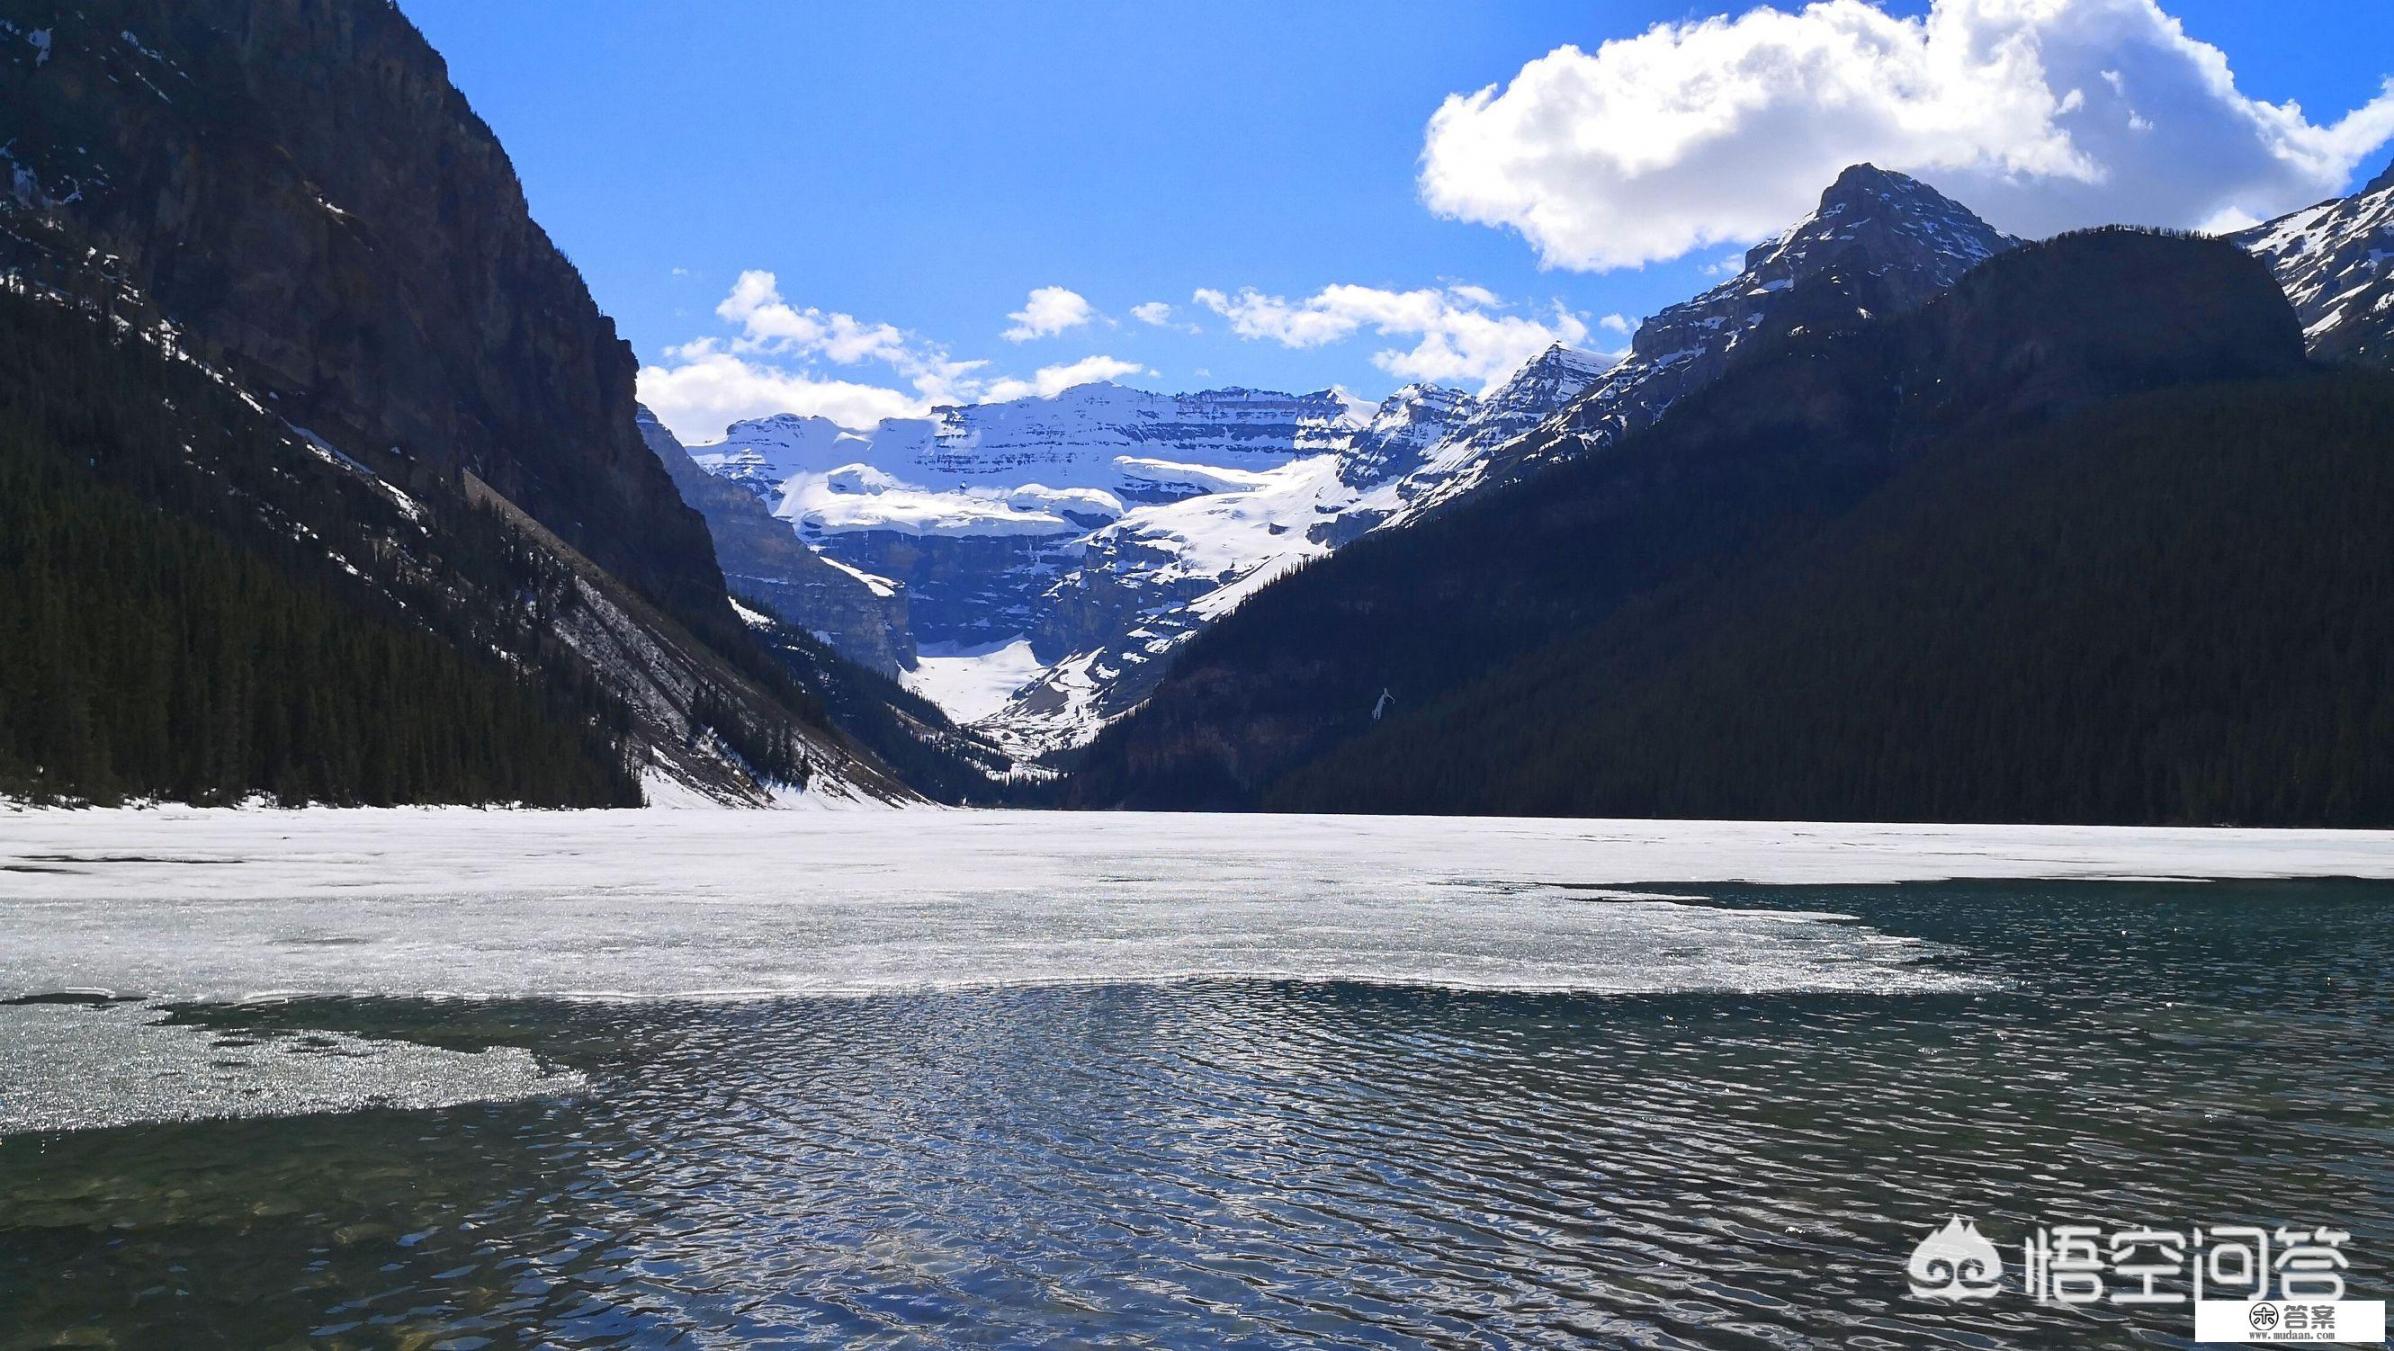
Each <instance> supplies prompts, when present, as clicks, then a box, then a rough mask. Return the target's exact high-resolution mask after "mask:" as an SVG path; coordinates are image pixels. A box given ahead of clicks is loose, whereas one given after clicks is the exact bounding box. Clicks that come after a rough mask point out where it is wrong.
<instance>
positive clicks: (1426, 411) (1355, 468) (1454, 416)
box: [1338, 384, 1480, 487]
mask: <svg viewBox="0 0 2394 1351" xmlns="http://www.w3.org/2000/svg"><path fill="white" fill-rule="evenodd" d="M1479 406H1480V401H1479V400H1477V399H1475V398H1473V397H1472V396H1470V395H1469V394H1466V393H1464V392H1463V391H1461V390H1459V389H1441V388H1439V387H1438V386H1436V385H1425V384H1413V385H1407V386H1405V387H1404V388H1403V389H1400V390H1398V391H1397V392H1396V393H1394V394H1391V395H1389V396H1388V398H1387V399H1386V400H1384V401H1383V402H1382V403H1381V404H1380V406H1379V407H1378V408H1377V409H1375V410H1373V413H1372V417H1371V421H1369V422H1367V423H1365V424H1364V425H1363V427H1362V429H1361V430H1359V431H1357V432H1355V433H1354V434H1353V435H1352V436H1351V437H1349V438H1348V442H1347V444H1346V446H1345V447H1343V448H1342V450H1341V452H1340V454H1339V464H1338V477H1339V480H1340V481H1341V482H1343V483H1346V484H1347V485H1349V486H1350V487H1363V486H1365V485H1367V484H1373V483H1378V482H1380V481H1382V480H1383V479H1388V478H1393V477H1395V476H1396V475H1399V474H1409V473H1411V472H1413V471H1414V470H1415V469H1418V468H1420V467H1421V462H1422V457H1424V456H1426V455H1428V454H1429V453H1430V451H1431V450H1433V449H1435V448H1436V447H1437V446H1439V445H1440V444H1441V443H1443V442H1444V441H1445V440H1446V439H1447V438H1448V437H1449V436H1451V435H1453V433H1454V431H1455V429H1456V428H1457V427H1459V426H1461V425H1462V424H1463V423H1464V422H1466V421H1468V420H1469V419H1470V418H1471V417H1472V415H1473V414H1475V413H1477V412H1478V411H1479Z"/></svg>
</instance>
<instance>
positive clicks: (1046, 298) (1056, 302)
mask: <svg viewBox="0 0 2394 1351" xmlns="http://www.w3.org/2000/svg"><path fill="white" fill-rule="evenodd" d="M1006 317H1007V318H1009V319H1011V320H1013V321H1014V327H1012V328H1010V329H1007V330H1006V331H1005V333H1004V334H1002V335H1001V336H1002V337H1004V338H1005V340H1006V341H1008V342H1029V341H1030V340H1031V339H1033V338H1052V337H1054V336H1055V335H1057V334H1058V333H1062V332H1063V331H1065V330H1066V329H1071V328H1079V327H1080V326H1081V325H1083V324H1085V323H1088V322H1089V321H1090V320H1091V319H1094V318H1096V317H1097V311H1096V310H1094V309H1092V308H1091V307H1090V305H1089V302H1088V301H1087V300H1085V299H1083V298H1082V297H1081V295H1080V293H1079V292H1077V291H1068V290H1066V289H1065V288H1063V287H1061V286H1042V287H1039V288H1037V289H1036V290H1034V291H1032V292H1031V295H1030V299H1028V300H1026V301H1024V302H1023V307H1022V308H1021V309H1019V310H1016V311H1014V312H1013V313H1012V314H1009V315H1007V316H1006Z"/></svg>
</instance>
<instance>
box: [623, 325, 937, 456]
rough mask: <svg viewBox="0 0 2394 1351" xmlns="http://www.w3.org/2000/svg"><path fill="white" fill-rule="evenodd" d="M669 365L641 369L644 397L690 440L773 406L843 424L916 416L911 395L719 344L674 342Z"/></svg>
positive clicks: (707, 437) (919, 408)
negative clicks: (817, 373) (709, 346)
mask: <svg viewBox="0 0 2394 1351" xmlns="http://www.w3.org/2000/svg"><path fill="white" fill-rule="evenodd" d="M675 350H676V353H677V357H678V359H677V360H675V361H674V362H673V363H672V364H670V365H652V366H643V367H642V368H641V369H640V401H641V402H642V403H645V404H647V405H648V407H649V410H650V411H651V412H653V413H655V414H656V415H657V418H658V420H659V421H661V422H663V423H664V424H665V425H666V426H667V427H669V428H671V429H672V430H673V434H674V435H675V436H676V437H679V438H680V439H681V440H682V441H683V442H684V443H686V444H689V445H701V444H704V443H706V442H710V441H714V440H717V439H719V438H721V437H722V435H723V429H724V428H726V427H728V426H730V425H731V424H732V423H734V422H738V421H740V420H741V419H743V418H756V417H769V416H771V415H772V414H775V413H802V414H808V415H811V416H815V417H827V418H830V419H831V420H832V421H834V422H836V423H838V424H840V425H841V426H843V427H870V426H872V425H873V424H874V423H876V422H879V421H880V420H881V419H883V418H888V417H916V416H920V415H921V413H922V412H923V409H924V401H923V400H922V399H920V398H918V397H916V396H914V395H911V394H906V393H903V392H901V391H899V390H895V389H886V388H883V387H880V386H877V385H869V384H863V383H860V382H857V381H853V380H826V379H822V378H820V377H818V376H815V375H812V374H809V373H807V372H803V371H791V370H784V369H782V368H780V367H777V366H774V365H772V364H770V363H767V362H759V361H754V360H751V359H749V358H746V357H742V356H739V355H737V354H735V353H732V352H729V351H725V350H722V349H720V348H715V349H703V348H702V349H700V350H698V351H696V352H694V353H693V352H691V351H690V350H689V349H688V348H677V349H675Z"/></svg>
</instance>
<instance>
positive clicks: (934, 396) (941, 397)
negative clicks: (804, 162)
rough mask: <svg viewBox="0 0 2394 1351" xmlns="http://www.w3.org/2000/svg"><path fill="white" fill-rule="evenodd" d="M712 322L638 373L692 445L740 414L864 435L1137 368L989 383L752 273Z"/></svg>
mask: <svg viewBox="0 0 2394 1351" xmlns="http://www.w3.org/2000/svg"><path fill="white" fill-rule="evenodd" d="M1045 289H1054V288H1045ZM1064 294H1066V295H1070V294H1071V293H1070V292H1065V293H1064ZM1040 295H1041V292H1038V291H1034V292H1032V294H1031V305H1030V306H1029V307H1028V308H1029V309H1033V310H1036V309H1038V308H1039V306H1040ZM1073 299H1074V300H1078V299H1079V297H1077V296H1074V297H1073ZM1050 314H1051V316H1052V314H1053V310H1052V308H1051V310H1050ZM715 316H716V317H717V318H718V319H721V320H722V321H723V322H724V323H725V324H726V325H728V326H729V327H730V329H731V331H730V332H729V333H728V334H721V335H715V336H709V337H701V338H695V339H692V340H691V341H689V342H686V343H681V344H678V345H676V346H672V347H668V348H666V349H664V352H663V359H662V360H660V361H657V362H655V363H653V364H650V365H646V366H643V367H641V369H640V398H641V401H642V402H644V403H646V404H647V405H648V406H649V408H650V409H651V410H652V411H654V412H655V413H656V415H657V416H658V418H660V419H661V420H663V422H664V423H665V425H666V426H668V427H670V428H672V429H673V433H674V435H676V436H678V437H680V438H681V439H682V441H684V442H685V443H687V444H690V445H704V444H707V443H709V442H713V441H715V440H718V439H720V438H721V437H722V435H723V430H724V428H725V427H727V426H729V425H730V424H731V423H734V422H737V421H740V420H741V419H743V418H755V417H768V416H771V415H772V414H775V413H799V414H805V415H811V416H816V417H827V418H830V419H831V420H832V421H834V422H837V423H839V424H840V425H841V426H843V427H854V428H859V429H862V428H867V427H871V426H872V425H873V424H874V423H877V422H879V421H881V420H882V419H883V418H893V417H921V416H923V415H924V414H925V413H927V412H929V411H930V410H931V408H932V407H934V406H935V405H939V404H954V403H977V402H984V401H986V402H996V401H1000V400H1006V399H1019V398H1024V397H1027V396H1030V395H1034V394H1038V395H1045V394H1054V393H1057V392H1059V391H1062V390H1065V389H1068V388H1070V387H1072V386H1073V385H1078V384H1086V383H1088V382H1090V381H1093V380H1113V379H1119V378H1121V377H1123V376H1127V375H1133V374H1136V373H1138V372H1139V371H1140V370H1141V369H1142V368H1141V367H1140V365H1139V363H1137V362H1135V361H1121V360H1117V359H1116V358H1113V357H1110V356H1092V357H1085V358H1083V359H1081V360H1079V361H1074V362H1067V363H1061V364H1057V365H1052V366H1043V367H1041V368H1040V369H1039V370H1037V371H1036V372H1034V373H1033V374H1032V375H1031V377H1030V378H1029V379H1022V378H1018V377H1013V376H997V375H994V374H993V373H991V372H990V371H989V369H988V367H989V363H988V362H986V361H967V360H959V359H957V358H955V357H952V356H950V355H949V354H948V350H947V348H945V347H943V346H941V345H940V344H938V343H935V342H931V341H929V340H927V339H924V338H922V337H921V336H919V335H917V334H913V333H909V332H907V331H906V330H904V329H901V328H899V327H897V326H896V325H894V324H886V323H876V322H871V321H867V320H863V319H859V318H857V317H856V316H854V315H850V314H840V313H835V312H831V311H826V310H822V309H819V308H816V307H813V306H801V305H794V304H792V303H790V301H789V300H787V299H786V298H784V297H783V295H782V293H781V287H780V283H779V281H778V279H777V278H776V277H775V276H774V274H772V273H771V272H766V271H761V270H751V271H746V272H742V273H741V274H740V277H739V280H738V281H736V282H734V283H732V287H731V290H730V292H729V293H727V294H726V295H725V296H724V298H723V301H722V303H721V304H719V305H717V306H716V307H715ZM1017 317H1020V316H1017ZM825 366H831V367H844V368H858V367H867V366H870V367H878V368H880V369H881V370H882V371H886V372H887V375H886V376H885V377H882V376H877V375H876V374H874V373H869V372H865V371H857V372H856V373H855V374H854V375H851V374H849V373H848V372H846V371H842V372H840V373H836V374H826V373H825V371H824V369H823V367H825ZM882 379H891V380H894V381H896V382H897V383H895V384H887V383H881V380H882Z"/></svg>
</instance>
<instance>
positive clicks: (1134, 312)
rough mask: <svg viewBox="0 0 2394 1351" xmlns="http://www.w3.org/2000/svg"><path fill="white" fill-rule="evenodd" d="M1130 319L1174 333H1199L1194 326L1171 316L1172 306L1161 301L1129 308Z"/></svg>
mask: <svg viewBox="0 0 2394 1351" xmlns="http://www.w3.org/2000/svg"><path fill="white" fill-rule="evenodd" d="M1130 312H1131V318H1133V319H1136V320H1138V321H1139V322H1140V323H1142V324H1147V325H1150V326H1152V327H1155V328H1168V329H1171V330H1172V331H1174V332H1175V333H1200V332H1203V331H1204V330H1202V329H1200V328H1198V327H1197V325H1195V324H1189V323H1183V322H1181V321H1180V319H1179V318H1178V317H1177V316H1176V315H1174V314H1173V312H1172V306H1171V305H1169V304H1167V303H1165V302H1164V301H1161V300H1150V301H1147V302H1145V303H1143V304H1138V305H1133V306H1131V310H1130Z"/></svg>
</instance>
